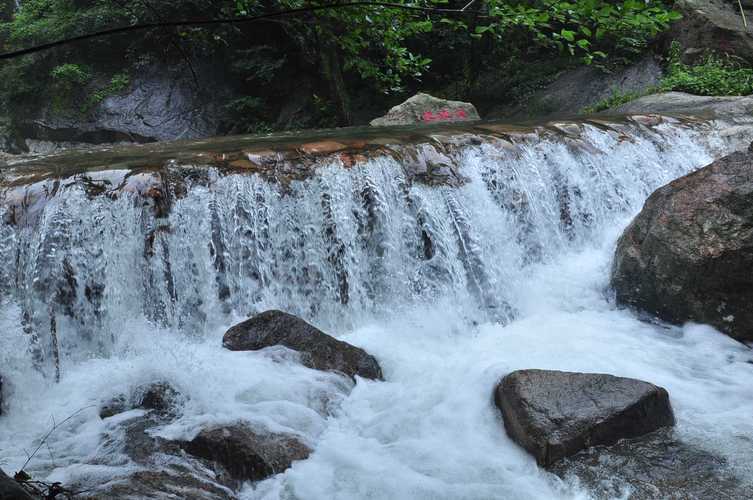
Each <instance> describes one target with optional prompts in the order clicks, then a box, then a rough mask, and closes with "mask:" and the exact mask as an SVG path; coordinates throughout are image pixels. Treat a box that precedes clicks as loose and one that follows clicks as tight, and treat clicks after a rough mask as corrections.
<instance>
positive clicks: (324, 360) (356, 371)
mask: <svg viewBox="0 0 753 500" xmlns="http://www.w3.org/2000/svg"><path fill="white" fill-rule="evenodd" d="M222 345H223V346H224V347H225V348H227V349H230V350H231V351H256V350H259V349H264V348H265V347H271V346H276V345H281V346H284V347H287V348H288V349H293V350H294V351H298V352H299V353H300V354H301V362H302V363H303V364H304V365H306V366H308V367H309V368H314V369H316V370H324V371H338V372H341V373H344V374H345V375H348V376H350V377H355V376H356V375H358V376H360V377H363V378H369V379H378V380H381V379H382V369H381V368H380V366H379V363H378V362H377V360H376V359H375V358H374V356H372V355H370V354H369V353H367V352H366V351H364V350H363V349H361V348H359V347H355V346H352V345H350V344H348V343H347V342H342V341H340V340H337V339H336V338H334V337H331V336H329V335H327V334H326V333H324V332H323V331H321V330H319V329H318V328H316V327H315V326H313V325H310V324H309V323H307V322H305V321H304V320H302V319H301V318H298V317H296V316H293V315H292V314H288V313H285V312H282V311H276V310H272V311H265V312H263V313H261V314H257V315H256V316H254V317H253V318H251V319H248V320H246V321H244V322H243V323H239V324H237V325H235V326H234V327H232V328H230V329H229V330H228V331H227V332H225V336H224V337H223V339H222Z"/></svg>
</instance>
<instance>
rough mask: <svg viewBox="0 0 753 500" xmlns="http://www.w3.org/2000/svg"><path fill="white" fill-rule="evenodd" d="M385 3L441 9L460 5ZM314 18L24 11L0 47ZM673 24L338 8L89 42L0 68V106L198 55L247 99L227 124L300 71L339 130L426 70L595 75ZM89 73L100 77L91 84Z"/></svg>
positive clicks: (269, 1)
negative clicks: (558, 68) (223, 66)
mask: <svg viewBox="0 0 753 500" xmlns="http://www.w3.org/2000/svg"><path fill="white" fill-rule="evenodd" d="M2 1H3V0H0V2H2ZM335 1H337V0H335ZM393 1H394V2H396V3H402V4H404V5H411V6H422V7H428V8H432V7H440V8H445V9H453V8H455V9H457V8H460V7H462V6H463V5H465V3H466V0H393ZM323 5H332V0H173V1H158V0H24V2H22V4H21V8H20V10H19V11H18V12H16V13H15V15H14V16H13V17H12V19H9V20H8V19H5V20H2V19H0V47H1V48H2V49H4V50H9V49H11V48H14V47H25V46H30V45H34V44H38V43H44V42H49V41H52V40H57V39H61V38H66V37H71V36H76V35H80V34H84V33H90V32H94V31H97V30H102V29H107V28H112V27H116V26H127V25H132V24H138V23H145V22H160V21H166V20H175V19H218V18H229V17H237V16H253V15H258V14H263V13H269V12H275V11H282V10H287V9H297V8H302V7H318V6H323ZM677 17H678V15H677V14H676V13H674V12H672V11H671V10H669V9H668V8H667V7H666V6H665V5H664V4H663V3H661V1H659V0H645V1H644V0H569V1H567V0H477V2H476V3H474V4H473V5H472V6H471V8H470V9H469V10H468V11H467V12H464V13H463V14H460V15H454V16H451V17H450V16H447V17H445V18H442V15H441V14H438V13H431V12H419V11H412V10H405V9H399V8H394V7H387V6H369V7H363V6H361V7H348V6H343V5H340V6H338V7H337V8H332V9H326V10H316V11H311V12H307V13H303V14H300V15H296V16H287V17H279V18H275V19H270V20H267V21H265V22H264V23H252V24H225V25H216V26H212V27H181V28H170V29H164V30H161V29H155V30H150V31H148V32H144V33H140V34H139V36H128V35H123V36H116V37H111V38H108V39H101V40H97V41H92V42H91V43H87V44H86V45H85V48H86V50H81V47H82V46H68V47H61V48H60V49H56V50H54V51H51V52H48V53H41V54H38V55H34V56H32V57H28V58H24V59H22V60H18V61H14V62H12V63H6V64H3V65H2V66H1V67H0V101H3V102H4V103H5V104H6V105H10V104H13V105H16V104H17V103H21V102H37V101H38V99H37V98H36V96H37V95H38V93H39V90H40V88H41V87H43V86H44V87H45V88H48V89H53V90H54V89H62V88H68V89H76V88H80V87H82V86H85V85H84V84H82V85H79V86H78V87H77V86H75V85H68V86H67V87H66V85H64V82H65V81H69V80H66V79H65V78H64V76H65V75H64V74H63V73H64V72H68V73H67V75H68V77H71V78H72V77H76V78H77V77H78V76H82V75H78V76H77V75H76V74H75V72H72V71H73V70H74V69H75V68H78V69H81V70H82V71H87V72H89V75H90V78H89V80H88V81H91V82H94V81H99V82H106V83H105V84H104V85H105V89H110V90H106V91H105V90H103V89H98V90H97V89H94V90H91V92H93V93H94V94H96V95H97V96H99V97H101V96H102V95H105V94H103V93H102V92H109V91H111V90H113V89H120V88H123V87H124V85H122V83H123V82H127V81H128V75H127V73H128V70H129V68H130V67H131V66H133V65H134V64H137V63H138V62H139V61H142V60H143V59H144V58H147V59H148V58H153V57H161V58H165V59H167V60H169V61H173V62H174V61H183V63H184V64H185V66H186V71H187V72H193V71H194V68H193V64H194V62H195V60H196V59H198V57H197V56H201V57H202V58H206V59H212V60H214V59H217V58H220V59H224V60H225V61H227V66H228V67H229V68H230V70H231V71H232V72H233V74H234V75H236V77H237V78H238V80H239V82H240V83H239V85H240V86H241V87H242V88H243V89H245V91H246V92H247V93H248V94H249V95H247V96H246V97H244V98H242V99H239V100H237V101H236V102H235V104H236V105H237V106H236V107H238V109H239V114H241V113H240V110H241V108H242V110H244V111H245V113H249V112H250V110H255V111H254V113H253V114H259V113H261V114H263V113H264V110H265V109H266V108H267V107H268V106H267V103H266V102H265V95H262V94H264V93H270V94H271V93H274V90H275V89H274V87H275V85H274V82H275V80H276V79H278V78H280V76H279V75H285V77H286V78H288V79H294V78H296V77H295V75H296V72H298V74H300V72H302V71H311V72H314V73H317V74H318V78H319V81H321V82H322V83H323V86H324V87H325V88H326V94H327V95H328V96H329V103H331V107H332V109H333V114H334V115H335V116H336V117H337V120H336V123H337V124H340V125H347V124H350V123H351V122H352V121H353V107H354V105H353V100H354V97H360V96H361V95H368V96H375V97H378V96H384V95H386V94H391V95H395V94H397V95H400V94H402V93H404V92H406V91H407V90H409V89H412V88H416V87H417V86H418V83H419V81H420V80H421V79H425V78H426V74H427V70H428V69H429V68H430V67H431V66H437V65H439V66H440V67H441V68H442V69H441V71H442V72H446V73H447V74H448V75H449V79H450V80H451V81H458V80H465V81H467V82H473V81H474V80H475V79H476V77H477V76H478V75H479V74H480V73H481V72H482V71H487V72H488V69H487V68H497V71H499V72H500V73H501V74H502V76H506V75H507V74H509V73H510V72H511V71H514V68H515V67H516V66H515V65H518V66H517V67H522V66H524V65H526V64H528V63H529V62H530V61H531V60H534V61H540V60H547V59H551V58H565V59H572V60H576V59H577V60H580V61H581V62H585V63H588V64H592V63H595V64H598V65H601V66H605V67H607V66H610V65H616V64H620V63H624V62H625V61H628V60H630V59H631V58H632V57H635V55H636V54H639V53H641V52H642V51H643V50H644V49H645V47H646V45H647V43H648V42H649V41H650V40H651V38H652V37H653V36H655V35H656V34H657V33H658V32H660V31H661V30H663V29H665V28H667V27H668V26H669V23H670V22H671V21H672V20H674V19H676V18H677ZM113 61H114V63H113ZM552 66H554V65H552ZM103 71H105V73H106V74H99V73H102V72H103ZM61 72H63V73H61ZM116 77H117V78H116ZM113 78H115V80H113ZM532 78H533V79H535V80H537V81H539V80H542V79H541V78H538V77H536V76H535V75H534V76H532ZM113 81H115V82H116V83H112V82H113ZM107 82H109V83H107ZM90 85H93V84H90ZM354 89H358V91H359V94H355V93H354ZM97 92H99V93H97ZM99 97H97V98H95V99H93V100H90V101H91V102H98V100H100V99H99ZM231 104H233V103H231ZM265 123H266V122H265ZM266 126H267V125H265V127H266ZM246 128H247V127H246Z"/></svg>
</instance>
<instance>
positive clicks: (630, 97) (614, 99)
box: [583, 89, 655, 114]
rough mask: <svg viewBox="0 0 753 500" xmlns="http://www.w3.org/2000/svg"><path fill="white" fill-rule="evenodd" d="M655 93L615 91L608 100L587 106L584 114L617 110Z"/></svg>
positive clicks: (652, 91)
mask: <svg viewBox="0 0 753 500" xmlns="http://www.w3.org/2000/svg"><path fill="white" fill-rule="evenodd" d="M654 92H655V89H648V90H646V91H644V92H637V91H633V92H620V91H619V90H617V89H615V90H613V91H612V95H610V96H609V97H607V98H606V99H602V100H601V101H598V102H597V103H595V104H592V105H591V106H587V107H585V108H583V113H586V114H591V113H598V112H599V111H605V110H607V109H612V108H616V107H618V106H621V105H623V104H625V103H628V102H630V101H634V100H635V99H638V98H639V97H643V96H644V95H648V94H652V93H654Z"/></svg>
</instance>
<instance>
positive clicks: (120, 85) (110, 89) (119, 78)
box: [81, 72, 131, 112]
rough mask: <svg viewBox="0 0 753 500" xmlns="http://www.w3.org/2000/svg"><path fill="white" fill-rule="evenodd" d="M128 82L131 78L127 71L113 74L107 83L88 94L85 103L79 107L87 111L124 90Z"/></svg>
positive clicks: (129, 82)
mask: <svg viewBox="0 0 753 500" xmlns="http://www.w3.org/2000/svg"><path fill="white" fill-rule="evenodd" d="M130 84H131V79H130V77H129V76H128V73H125V72H121V73H116V74H114V75H113V76H112V78H110V82H109V83H108V84H107V85H105V86H104V87H101V88H99V89H97V90H95V91H94V92H93V93H92V94H91V95H89V97H88V98H87V99H86V103H85V104H84V105H83V107H82V108H81V111H82V112H86V111H89V110H91V109H92V108H94V107H95V106H96V105H97V104H99V103H101V102H102V101H104V100H105V99H107V98H108V97H110V96H113V95H117V94H120V93H122V92H124V91H125V90H126V89H127V88H128V86H129V85H130Z"/></svg>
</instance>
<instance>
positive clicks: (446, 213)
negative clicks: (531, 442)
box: [0, 123, 753, 500]
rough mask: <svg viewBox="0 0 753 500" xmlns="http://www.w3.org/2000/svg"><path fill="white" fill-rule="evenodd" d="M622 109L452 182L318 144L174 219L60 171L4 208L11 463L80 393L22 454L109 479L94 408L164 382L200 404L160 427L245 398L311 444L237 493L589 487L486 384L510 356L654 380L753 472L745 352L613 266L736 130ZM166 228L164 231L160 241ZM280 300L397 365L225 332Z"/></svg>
mask: <svg viewBox="0 0 753 500" xmlns="http://www.w3.org/2000/svg"><path fill="white" fill-rule="evenodd" d="M632 132H633V133H632V135H631V137H629V138H625V137H620V136H617V135H616V134H613V133H609V132H607V131H604V130H601V129H599V128H597V127H594V126H584V127H583V136H582V139H581V146H579V147H573V146H572V144H568V143H567V142H565V141H563V140H561V139H560V138H556V137H549V138H542V139H540V140H538V141H530V142H528V143H522V144H517V145H516V147H515V148H510V147H509V146H507V145H495V144H482V145H476V146H469V147H467V148H465V149H464V150H463V151H462V154H461V155H460V156H459V157H458V158H457V161H458V164H459V170H460V171H461V172H462V173H463V175H464V176H465V177H466V178H467V179H468V181H467V182H466V183H465V184H463V185H462V186H459V187H458V186H425V185H421V184H417V183H416V184H411V183H409V182H407V180H406V179H405V178H404V176H403V174H402V173H401V172H402V171H401V169H400V165H399V164H398V163H397V160H395V159H393V158H377V159H372V160H369V161H368V162H367V163H366V164H364V165H360V166H357V167H354V168H352V169H344V168H343V167H342V165H340V164H337V163H336V162H334V163H332V164H330V165H323V166H321V168H319V169H318V170H317V173H316V175H315V176H314V177H312V178H310V179H306V180H300V181H294V182H293V183H292V184H291V185H290V186H289V187H287V188H285V189H283V188H282V187H280V186H278V185H274V184H271V183H269V182H266V181H265V180H263V179H261V178H260V177H257V176H255V175H245V176H244V175H237V176H224V177H220V176H217V177H216V178H213V179H211V182H210V183H206V182H205V183H202V184H198V183H197V185H195V186H192V187H191V189H190V190H189V192H188V195H187V196H185V197H184V198H182V199H180V200H178V201H177V202H176V203H175V205H174V206H173V207H172V210H171V212H170V214H169V215H167V216H166V217H162V218H155V217H154V216H152V215H149V214H147V213H146V212H145V210H144V208H143V206H141V205H140V204H138V203H134V200H133V199H131V198H129V197H127V196H123V197H120V198H118V199H108V198H104V197H100V198H97V199H90V198H89V197H87V196H86V194H85V193H84V192H83V190H80V189H77V188H75V187H74V188H71V189H69V190H67V191H65V192H64V193H61V194H60V195H58V196H56V197H55V198H53V199H51V200H50V201H49V202H48V203H47V205H46V206H45V207H44V209H43V211H42V213H41V214H40V215H39V220H38V221H37V222H36V223H35V225H34V226H33V227H32V226H26V227H20V226H11V225H7V224H6V225H3V226H0V250H2V255H4V256H5V259H4V262H2V263H0V278H2V283H1V284H0V362H1V363H2V364H0V371H1V372H2V375H3V376H4V378H5V387H6V395H5V396H6V407H5V411H6V415H5V416H3V417H2V419H0V457H1V458H2V460H3V462H2V464H0V466H1V467H2V468H3V469H4V470H6V471H15V470H17V469H19V468H20V467H21V466H23V465H24V463H25V462H26V461H27V453H30V452H31V451H32V450H34V449H35V448H36V447H37V444H38V439H39V438H40V436H41V435H43V434H44V433H45V432H46V431H47V429H49V428H50V427H51V426H52V425H53V422H60V421H61V420H63V419H64V418H66V417H68V416H70V415H72V414H75V416H74V417H73V418H71V419H70V420H69V421H67V422H66V423H65V424H64V425H62V426H61V427H60V428H59V429H57V430H56V431H55V432H54V433H53V434H52V435H51V437H50V439H49V440H48V442H47V444H46V445H45V446H44V447H43V448H42V449H41V450H40V451H39V452H38V453H37V454H36V455H35V456H34V458H33V459H32V460H31V461H30V462H29V464H28V466H27V467H26V470H27V471H29V472H31V473H32V474H33V475H34V476H35V477H43V478H45V479H46V480H47V481H48V482H53V481H60V482H62V483H64V484H77V485H98V484H104V483H105V482H107V481H110V480H112V479H113V478H117V477H121V476H124V475H126V474H127V473H128V472H132V471H134V470H136V469H137V466H136V465H135V464H133V463H132V462H130V461H129V460H128V458H127V457H126V456H125V454H124V453H123V450H122V446H123V443H122V436H121V435H119V434H118V433H117V430H116V425H117V423H118V421H117V419H108V420H106V421H103V420H101V419H100V418H99V416H98V407H99V405H100V404H101V403H102V402H103V401H107V400H108V399H110V398H112V397H113V396H114V395H116V394H118V393H120V392H128V391H130V390H132V389H133V387H135V386H137V385H140V384H144V383H149V382H152V381H155V380H167V381H169V382H170V383H171V384H173V385H174V386H175V387H176V388H177V389H178V390H179V391H180V392H181V393H182V394H184V395H185V398H186V399H185V407H184V410H183V413H182V415H181V416H180V418H178V419H177V420H176V421H175V422H173V423H171V424H168V425H165V426H163V427H159V428H158V429H157V430H156V433H157V434H158V435H160V436H163V437H166V438H170V439H187V438H191V437H192V436H194V435H195V434H196V433H197V432H198V430H199V429H200V428H202V427H204V426H206V425H207V424H211V423H229V422H234V421H237V420H239V419H243V420H248V421H251V422H254V423H255V424H258V425H260V426H263V427H266V428H268V429H270V430H272V431H285V432H292V433H295V434H297V435H299V436H301V437H302V439H303V440H304V441H305V442H307V443H308V444H309V445H310V446H311V447H312V448H313V449H314V450H315V451H314V453H313V454H312V455H311V457H310V458H309V459H307V460H305V461H301V462H297V463H295V464H294V466H293V467H292V468H291V469H289V470H287V471H286V472H284V473H282V474H278V475H276V476H274V477H272V478H270V479H267V480H265V481H262V482H260V483H257V484H247V485H246V486H245V487H244V489H243V490H242V491H241V493H240V496H241V498H248V499H270V500H271V499H286V500H292V499H301V500H319V499H321V500H332V499H342V500H352V499H361V498H364V499H365V498H370V499H406V500H419V499H421V500H422V499H427V500H428V499H432V500H436V499H447V500H450V499H452V500H457V499H467V500H481V499H552V498H561V499H581V498H582V499H585V498H590V497H591V493H590V492H589V490H588V489H587V488H585V487H584V486H582V485H579V484H578V483H577V482H576V481H575V480H562V479H560V478H558V477H557V476H555V475H553V474H549V473H547V472H545V471H543V470H541V469H539V468H538V467H537V466H536V464H535V461H534V460H533V459H532V458H531V457H530V456H528V455H527V454H526V453H525V452H524V451H523V450H521V449H520V448H518V447H517V446H516V445H515V444H514V443H513V442H512V441H511V440H510V439H508V438H507V436H506V435H505V432H504V428H503V425H502V421H501V418H500V416H499V414H498V411H497V410H496V408H495V407H494V405H493V404H492V400H491V398H492V388H493V387H494V385H495V383H496V382H497V381H498V380H499V378H500V377H501V376H503V375H504V374H506V373H508V372H510V371H512V370H516V369H522V368H542V369H560V370H569V371H586V372H606V373H611V374H614V375H619V376H627V377H634V378H639V379H643V380H647V381H650V382H652V383H654V384H657V385H660V386H663V387H665V388H666V389H667V390H668V391H669V393H670V396H671V401H672V405H673V408H674V410H675V415H676V417H677V428H676V432H677V435H678V436H679V437H680V438H681V439H683V440H684V441H686V442H688V443H691V444H693V445H696V446H698V447H700V448H702V449H704V450H707V451H709V452H711V453H714V454H717V455H720V456H722V457H723V458H725V459H726V460H727V463H728V467H729V469H730V470H731V471H733V472H734V474H735V475H737V476H739V477H740V478H742V479H743V480H749V478H750V477H753V465H752V464H751V450H752V449H753V425H751V421H750V416H751V415H753V384H751V383H750V381H751V380H753V378H752V377H753V364H751V360H752V359H753V354H752V353H751V351H750V350H749V349H747V348H746V347H745V346H743V345H741V344H739V343H737V342H735V341H733V340H731V339H729V338H727V337H725V336H723V335H721V334H719V333H718V332H716V331H714V330H713V329H711V328H709V327H706V326H702V325H686V326H684V327H668V326H666V325H661V324H656V323H652V322H647V321H641V318H639V317H638V316H637V315H636V314H635V313H633V312H630V311H626V310H621V309H618V308H617V307H616V306H615V305H614V304H613V302H612V300H611V295H610V291H609V284H608V278H609V268H610V263H611V258H612V253H613V251H614V246H615V242H616V240H617V238H618V237H619V235H620V233H621V231H622V229H623V228H624V227H625V226H626V225H627V223H628V222H629V221H630V219H631V218H632V217H633V216H634V215H635V214H636V213H637V211H638V210H639V209H640V207H641V205H642V203H643V201H644V200H645V199H646V197H647V196H648V195H649V194H650V193H651V192H652V191H653V190H654V189H656V188H657V187H659V186H660V185H662V184H664V183H666V182H668V181H669V180H672V179H674V178H676V177H678V176H681V175H683V174H685V173H688V172H690V171H692V170H694V169H696V168H698V167H700V166H703V165H705V164H707V163H708V162H710V161H711V160H712V159H713V158H714V157H718V156H719V155H721V154H722V153H724V152H726V151H727V150H728V149H729V145H727V144H726V143H725V142H724V141H723V139H722V138H720V137H718V136H715V135H714V134H713V133H712V132H713V131H710V130H707V129H702V128H701V129H694V128H691V127H683V126H678V125H674V124H672V123H668V124H664V125H660V126H658V127H656V128H655V129H649V128H648V127H637V126H636V127H635V130H633V131H632ZM108 175H111V174H108ZM209 175H210V176H211V175H212V174H211V172H210V174H209ZM2 210H3V209H2V208H0V212H2ZM2 215H3V214H2V213H0V220H1V219H2ZM159 226H163V227H169V228H170V230H164V231H157V232H156V233H155V234H156V235H155V236H154V241H153V242H152V243H151V244H152V248H153V251H152V252H151V254H150V255H146V254H147V253H149V252H145V248H144V247H145V243H144V241H145V237H146V234H147V233H148V232H150V231H151V232H154V229H155V227H159ZM69 275H75V276H76V280H77V281H76V282H77V284H78V288H77V290H78V291H77V295H76V296H75V297H74V298H73V299H72V300H71V301H70V304H72V305H70V310H69V311H68V312H71V314H63V311H62V310H51V309H50V306H49V304H52V303H54V301H55V300H56V299H55V298H54V297H57V296H56V295H55V293H57V292H55V290H56V288H57V287H59V283H61V282H64V281H65V279H66V276H69ZM84 284H86V285H87V286H88V289H89V290H90V291H91V290H96V291H97V292H96V293H93V294H92V293H89V294H88V295H87V293H86V292H85V291H84V290H85V287H84ZM92 295H93V296H95V297H96V299H95V300H92V298H91V296H92ZM269 308H279V309H284V310H287V311H289V312H291V313H295V314H298V315H300V316H301V317H303V318H305V319H307V320H309V321H311V322H313V323H314V324H316V325H317V326H320V327H321V328H322V329H324V330H325V331H327V332H328V333H331V334H334V335H336V336H338V338H340V339H342V340H345V341H347V342H349V343H352V344H354V345H357V346H359V347H362V348H364V349H365V350H366V351H368V352H369V353H371V354H373V355H374V356H375V357H376V358H377V359H378V360H379V362H380V364H381V366H382V369H383V371H384V375H385V381H384V382H378V381H369V380H358V382H357V383H356V384H355V385H353V384H352V383H351V382H350V381H348V380H346V379H345V378H343V377H340V376H338V375H335V374H330V373H322V372H317V371H314V370H310V369H307V368H304V367H302V366H300V365H298V364H297V363H295V362H291V361H290V360H289V359H288V358H287V357H286V355H285V353H282V352H280V351H279V350H274V349H273V350H268V351H261V352H230V351H227V350H224V349H223V348H222V347H221V338H222V334H223V333H224V331H225V330H226V329H227V328H228V327H229V326H231V325H232V324H234V323H236V322H238V321H240V320H242V319H245V318H246V317H247V316H248V315H249V314H253V313H254V312H258V311H261V310H265V309H269ZM39 311H42V312H41V313H40V312H39ZM51 314H57V315H58V319H57V342H58V343H59V346H58V349H59V354H58V356H59V361H58V364H59V373H60V382H59V383H55V382H54V371H55V369H54V368H53V366H52V365H53V359H52V353H51V348H50V347H49V346H50V339H49V338H48V337H47V335H48V333H45V330H44V328H43V327H44V325H47V324H49V315H51ZM24 327H26V330H27V331H24ZM29 329H32V330H33V331H34V334H33V335H30V334H29V331H28V330H29ZM31 337H33V338H34V340H33V342H31V341H30V338H31ZM76 412H78V413H76ZM746 478H747V479H746ZM615 479H618V478H615ZM628 493H629V491H625V492H624V494H625V495H627V494H628Z"/></svg>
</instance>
